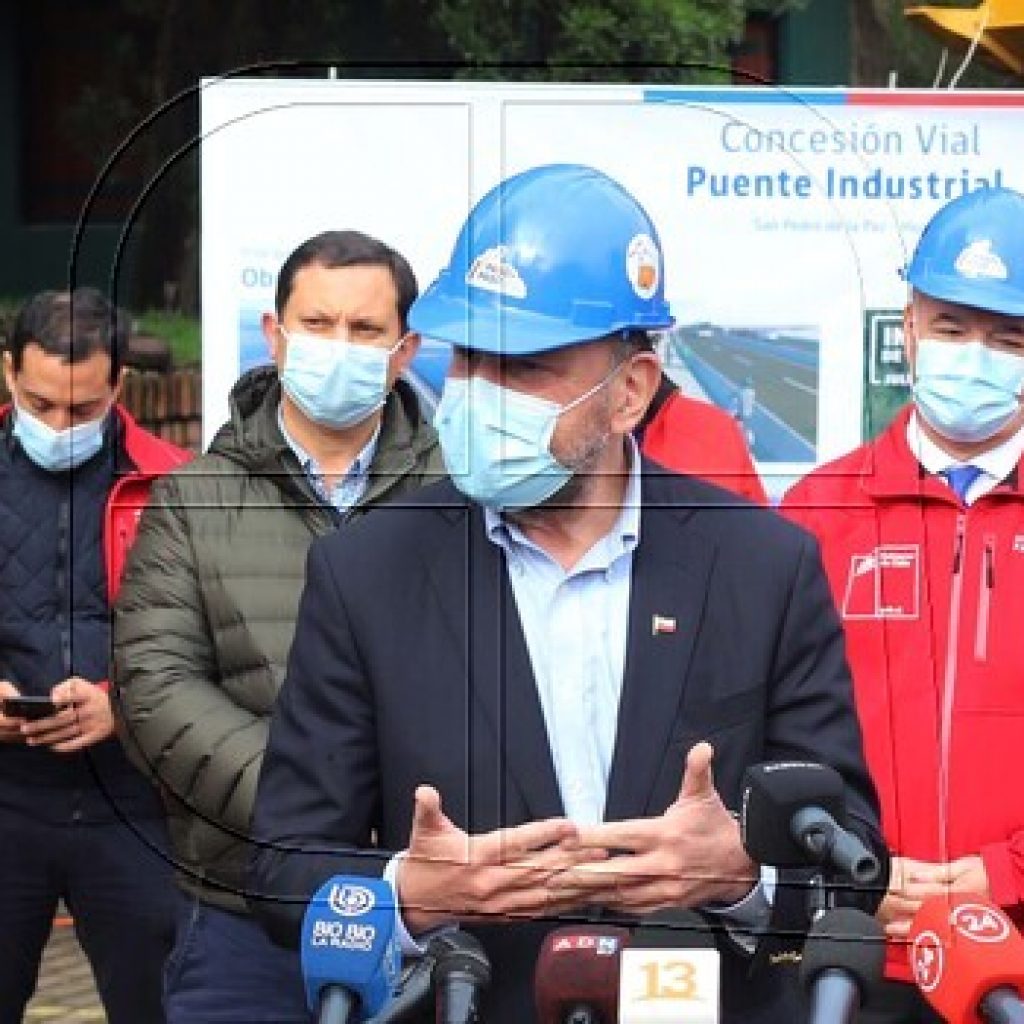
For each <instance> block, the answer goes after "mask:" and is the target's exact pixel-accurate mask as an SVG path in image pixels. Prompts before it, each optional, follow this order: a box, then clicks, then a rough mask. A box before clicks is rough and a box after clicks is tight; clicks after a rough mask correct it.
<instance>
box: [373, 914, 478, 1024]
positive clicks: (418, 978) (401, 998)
mask: <svg viewBox="0 0 1024 1024" xmlns="http://www.w3.org/2000/svg"><path fill="white" fill-rule="evenodd" d="M462 946H463V938H462V935H461V933H460V932H456V931H451V932H442V933H441V934H440V935H435V936H434V938H432V939H431V940H430V941H429V942H428V943H427V948H426V949H425V950H424V951H423V955H422V956H421V957H420V958H419V959H418V960H415V961H414V962H413V963H412V965H411V966H410V967H409V968H408V969H407V970H406V971H403V973H402V976H401V978H399V980H398V985H397V987H396V989H395V994H394V997H393V998H392V999H391V1001H390V1002H389V1003H388V1004H387V1005H386V1006H385V1007H384V1009H383V1010H381V1011H380V1013H378V1014H377V1015H376V1016H375V1017H373V1018H371V1019H370V1021H369V1022H368V1024H399V1022H400V1021H405V1020H408V1019H409V1018H411V1017H412V1016H413V1015H414V1014H416V1013H418V1012H419V1011H420V1010H422V1009H424V1008H425V1007H426V1006H427V1005H428V1004H429V1003H430V1002H431V1001H432V1000H433V996H434V978H433V975H434V968H435V967H436V965H437V963H438V961H439V960H440V959H441V958H442V957H443V956H445V955H446V954H447V953H448V952H449V951H458V950H459V949H461V948H462Z"/></svg>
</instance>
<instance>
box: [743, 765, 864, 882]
mask: <svg viewBox="0 0 1024 1024" xmlns="http://www.w3.org/2000/svg"><path fill="white" fill-rule="evenodd" d="M742 793H743V803H742V805H741V811H740V830H741V832H742V836H743V846H744V847H745V849H746V851H747V853H748V854H749V855H750V856H751V857H752V858H753V859H754V860H755V861H757V862H758V863H759V864H771V865H774V866H775V867H780V868H796V867H803V866H805V865H807V864H820V865H822V866H823V867H827V868H831V869H833V870H837V871H840V872H842V874H844V875H846V876H847V877H849V878H852V879H853V881H854V882H857V883H859V884H861V885H866V884H868V883H871V882H874V881H875V880H876V879H877V878H878V875H879V872H880V870H881V866H880V865H879V863H878V858H877V857H876V856H875V855H874V854H873V853H872V852H871V851H870V850H869V849H868V848H867V847H866V846H865V845H864V844H863V843H862V842H861V841H860V839H858V838H857V836H855V835H854V834H853V833H852V832H848V831H847V830H846V828H845V827H844V826H845V824H846V799H845V795H844V787H843V779H842V776H841V775H840V774H839V772H837V771H836V770H835V769H834V768H829V767H828V766H826V765H823V764H813V763H809V762H803V761H779V762H774V763H772V762H769V763H766V764H756V765H752V766H751V767H749V768H747V770H746V771H745V772H744V774H743V783H742Z"/></svg>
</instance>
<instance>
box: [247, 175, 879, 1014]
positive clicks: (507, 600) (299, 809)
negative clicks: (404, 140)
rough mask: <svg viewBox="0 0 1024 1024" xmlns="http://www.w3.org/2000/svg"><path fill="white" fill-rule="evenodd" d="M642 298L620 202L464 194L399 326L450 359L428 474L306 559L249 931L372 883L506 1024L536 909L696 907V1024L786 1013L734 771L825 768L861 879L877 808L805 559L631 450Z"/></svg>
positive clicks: (650, 268) (784, 937)
mask: <svg viewBox="0 0 1024 1024" xmlns="http://www.w3.org/2000/svg"><path fill="white" fill-rule="evenodd" d="M663 276H664V275H663V260H662V251H661V245H660V242H659V240H658V235H657V232H656V230H655V228H654V225H653V224H652V223H651V221H650V219H649V218H648V216H647V214H646V213H645V212H644V210H643V209H642V208H641V207H640V205H639V204H638V203H637V202H636V200H635V199H634V198H633V197H632V196H631V195H630V194H629V193H628V192H626V191H625V189H623V188H622V187H621V186H620V185H618V184H617V183H616V182H614V181H613V180H611V179H610V178H608V177H607V176H606V175H604V174H602V173H600V172H598V171H596V170H594V169H592V168H588V167H581V166H574V165H554V166H546V167H539V168H535V169H533V170H530V171H527V172H525V173H523V174H519V175H516V176H515V177H512V178H510V179H508V180H507V181H504V182H502V183H501V184H500V185H499V186H497V187H496V188H495V189H494V190H492V191H491V192H490V193H489V194H488V195H487V196H485V197H484V199H482V200H481V201H480V203H479V204H478V205H477V206H476V208H475V209H474V210H473V212H472V213H471V215H470V217H469V220H468V221H467V223H466V225H465V227H464V228H463V230H462V232H461V234H460V235H459V238H458V240H457V242H456V244H455V249H454V251H453V254H452V257H451V260H450V262H449V264H448V266H447V268H446V269H445V270H444V271H443V272H442V273H441V275H440V277H439V278H438V279H437V281H435V283H434V284H433V286H432V287H431V288H430V289H429V290H428V291H427V292H426V293H425V294H424V295H423V297H422V298H421V299H420V300H418V301H417V303H416V304H415V305H414V307H413V309H412V311H411V313H410V326H411V327H412V328H413V329H414V330H416V331H418V332H420V333H422V334H424V335H426V336H428V337H436V338H441V339H443V340H445V341H448V342H450V343H451V344H452V345H453V346H454V349H455V354H454V359H453V362H452V367H451V370H450V373H449V377H448V380H447V381H446V384H445V389H444V394H443V396H442V398H441V402H440V406H439V408H438V411H437V416H436V426H437V428H438V432H439V437H440V441H441V445H442V451H443V454H444V456H445V461H446V463H447V466H448V469H449V472H450V474H451V478H452V482H445V483H443V484H440V485H438V486H436V487H432V488H427V489H426V490H424V491H422V492H419V493H418V495H417V496H416V497H415V498H414V499H412V501H410V502H408V503H406V504H405V505H404V506H403V507H393V508H391V509H390V510H385V511H384V514H382V515H380V516H378V517H376V521H375V522H367V523H366V525H365V527H364V526H363V525H362V524H360V525H358V526H356V527H355V528H353V529H352V530H351V531H349V532H348V534H347V535H346V536H345V537H340V536H339V537H338V538H336V539H331V540H329V541H326V542H323V543H317V544H315V545H314V547H313V549H312V551H311V554H310V559H309V564H308V575H307V585H306V591H305V594H304V596H303V600H302V605H301V609H300V613H299V620H298V626H297V631H296V636H295V642H294V645H293V647H292V654H291V658H290V662H289V667H288V674H287V678H286V680H285V683H284V687H283V689H282V691H281V697H280V700H279V703H278V706H277V710H276V713H275V718H274V721H273V723H272V725H271V730H270V740H269V747H268V751H267V756H266V759H265V761H264V765H263V771H262V774H261V778H260V784H259V790H258V795H257V802H256V815H255V823H254V835H255V836H256V837H257V838H258V839H259V840H260V848H259V849H258V850H257V851H256V854H255V858H254V864H253V872H252V879H251V881H252V883H253V884H252V889H253V894H252V895H251V897H250V899H251V902H252V903H253V906H254V908H255V910H256V912H257V913H258V914H259V915H260V916H261V917H262V918H263V920H264V923H265V924H266V925H267V927H268V928H269V929H270V930H271V932H272V934H273V935H274V936H275V937H276V938H278V940H279V941H282V942H286V943H287V942H292V943H294V942H295V941H297V936H298V924H299V920H300V919H301V916H302V909H303V908H302V902H301V901H302V900H303V899H308V898H309V896H310V895H311V894H312V893H313V892H315V891H316V890H317V889H318V888H319V886H320V885H321V884H322V883H323V882H324V881H325V880H326V879H328V878H330V877H331V876H332V875H334V874H336V873H338V872H347V873H357V874H361V875H367V874H378V875H379V874H383V875H384V877H386V878H388V879H391V880H392V881H393V882H394V884H395V887H396V893H397V902H398V909H399V915H400V923H401V930H402V932H403V942H404V944H405V946H406V949H407V950H409V949H415V948H416V940H417V939H420V940H422V939H423V938H424V937H425V936H426V935H428V934H429V933H430V932H431V931H432V930H433V929H435V928H438V927H444V926H450V925H453V924H456V923H462V924H467V925H468V926H469V927H471V928H472V929H473V930H474V931H475V932H476V933H477V934H478V935H479V937H480V938H481V940H482V941H483V943H484V946H485V948H486V950H487V953H488V955H489V957H490V960H491V964H492V968H493V985H492V989H491V992H490V995H489V997H488V1003H487V1005H486V1007H485V1009H484V1014H483V1019H486V1020H489V1021H491V1022H493V1024H522V1022H524V1021H529V1020H531V1019H533V997H532V990H533V971H534V964H535V961H536V956H537V951H538V948H539V946H540V943H541V940H542V939H543V937H544V935H545V934H546V933H547V932H548V931H550V930H551V929H552V928H553V927H554V926H555V925H556V924H557V923H558V919H559V917H560V916H562V917H564V915H567V914H572V915H575V916H576V917H577V919H578V916H579V915H580V914H581V913H585V914H587V915H588V916H590V915H596V916H598V917H599V918H600V919H603V920H609V919H616V918H620V917H621V918H625V919H630V920H635V919H636V918H637V917H639V916H642V915H644V914H647V913H650V912H653V911H656V910H658V909H663V908H687V907H695V908H699V909H702V910H706V911H708V913H709V919H710V920H713V921H715V922H716V931H718V930H719V929H718V928H717V926H718V925H720V926H721V929H720V935H719V944H720V946H721V949H722V952H723V979H722V990H723V1003H724V1008H725V1015H724V1017H723V1019H724V1020H726V1021H732V1022H739V1021H743V1022H745V1024H747V1022H751V1021H762V1020H763V1021H766V1022H767V1021H777V1020H784V1019H786V1020H789V1019H796V1018H795V1013H796V1012H797V1011H796V1010H795V1009H794V1007H793V1005H792V1004H791V1003H789V1002H788V1001H789V1000H790V999H792V998H793V990H792V988H791V986H790V982H789V979H788V975H787V972H785V971H784V970H780V969H778V968H772V967H770V966H769V960H770V957H771V953H772V951H773V950H774V951H775V952H778V951H779V949H780V948H782V947H787V946H795V947H796V948H799V936H800V935H801V934H802V932H803V931H805V930H806V928H807V924H808V916H807V910H806V900H805V894H804V892H803V891H802V889H801V887H800V886H799V885H798V884H790V883H791V882H794V883H795V882H799V881H803V880H805V879H806V877H807V873H806V872H802V871H792V872H790V871H781V872H779V873H778V876H776V875H775V874H774V873H772V872H770V871H769V872H765V873H763V874H762V872H761V870H760V868H759V865H757V864H755V863H753V862H752V861H751V860H750V858H749V857H748V856H747V854H746V852H745V851H744V848H743V845H742V843H741V841H740V832H739V828H738V825H737V822H736V820H735V817H734V815H733V814H732V813H730V809H731V810H733V811H735V810H737V809H738V807H739V803H740V780H741V776H742V774H743V772H744V769H745V768H746V767H747V766H748V765H750V764H752V763H755V762H760V761H765V760H773V759H786V760H793V759H796V760H806V761H827V762H829V763H830V764H832V765H833V766H834V767H836V768H837V769H838V770H839V772H840V773H841V774H842V777H843V779H844V782H845V790H846V792H845V796H846V802H847V805H848V807H849V811H850V827H851V828H852V829H853V830H855V831H856V832H858V833H859V834H860V836H861V837H862V839H863V840H864V841H865V842H866V843H867V844H868V845H869V846H873V847H874V849H875V850H876V851H877V852H878V855H879V857H881V858H883V859H884V857H885V853H884V848H883V847H882V845H881V843H880V840H879V836H878V833H877V803H876V798H875V795H874V791H873V787H872V784H871V782H870V780H869V778H868V775H867V771H866V767H865V764H864V761H863V756H862V752H861V738H860V731H859V726H858V724H857V721H856V716H855V714H854V710H853V701H852V693H851V686H850V679H849V675H848V671H847V667H846V662H845V660H844V657H843V650H842V638H841V629H840V624H839V622H838V619H837V617H836V615H835V611H834V607H833V605H832V601H831V598H830V596H829V593H828V584H827V580H826V579H825V576H824V573H823V572H822V570H821V568H820V564H819V561H818V557H817V553H816V547H815V545H814V543H813V541H812V540H811V539H810V537H808V536H807V535H806V534H804V533H803V532H802V531H800V530H797V529H795V528H793V527H792V526H791V525H790V524H788V523H786V522H784V521H783V520H782V519H780V518H779V517H777V516H775V515H774V514H772V513H771V512H768V511H766V510H764V509H762V508H759V507H756V506H755V505H752V504H749V503H747V502H743V501H741V500H739V499H737V497H736V496H735V495H733V494H731V493H729V492H726V491H724V490H721V489H719V488H717V487H714V486H712V485H710V484H706V483H703V482H700V481H698V480H697V479H695V478H690V477H684V476H677V475H675V474H672V473H669V472H667V471H665V470H661V469H660V468H659V467H657V466H655V465H654V464H653V463H649V462H646V461H645V460H644V459H642V458H641V456H640V455H639V454H638V452H637V448H636V444H635V442H634V441H633V440H632V436H631V435H632V431H633V430H634V428H635V427H636V425H637V423H638V422H639V421H640V419H641V418H642V416H643V415H644V412H645V410H646V407H647V404H648V402H649V401H650V400H651V397H652V395H653V394H654V392H655V391H656V389H657V387H658V385H659V381H660V376H661V369H660V366H659V363H658V360H657V358H656V356H655V354H654V351H653V348H652V343H651V335H650V332H652V331H657V330H662V329H665V328H667V327H669V326H670V325H671V323H672V317H671V315H670V313H669V309H668V306H667V304H666V302H665V299H664V279H663ZM712 766H713V772H714V773H713V774H712ZM297 848H301V849H297ZM850 897H851V899H854V900H860V901H861V902H862V903H864V904H866V905H867V906H868V907H869V908H871V909H873V906H874V903H875V902H877V896H876V897H872V896H871V894H868V893H855V892H854V893H851V894H850ZM289 900H291V901H292V902H289ZM296 901H297V902H296ZM727 935H728V936H730V937H726V936H727ZM787 952H790V950H789V949H787ZM758 968H760V969H758Z"/></svg>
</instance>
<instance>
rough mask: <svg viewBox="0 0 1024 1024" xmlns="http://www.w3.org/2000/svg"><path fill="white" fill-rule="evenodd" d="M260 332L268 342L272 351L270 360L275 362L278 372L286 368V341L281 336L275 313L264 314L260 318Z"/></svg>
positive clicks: (268, 346)
mask: <svg viewBox="0 0 1024 1024" xmlns="http://www.w3.org/2000/svg"><path fill="white" fill-rule="evenodd" d="M260 330H262V331H263V337H264V338H266V340H267V348H268V349H269V350H270V358H271V359H273V360H274V363H275V365H276V366H277V368H278V370H280V369H281V368H282V367H283V366H284V350H285V345H284V339H283V338H282V336H281V324H280V321H279V320H278V319H277V317H276V316H274V314H273V313H264V314H263V316H262V317H260Z"/></svg>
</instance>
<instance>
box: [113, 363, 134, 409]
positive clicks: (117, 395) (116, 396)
mask: <svg viewBox="0 0 1024 1024" xmlns="http://www.w3.org/2000/svg"><path fill="white" fill-rule="evenodd" d="M130 372H131V371H130V369H129V367H127V366H122V367H121V369H120V370H118V371H117V380H115V381H114V390H113V395H112V397H111V399H110V400H111V401H112V402H120V401H121V389H122V388H123V387H124V382H125V378H126V377H127V376H128V374H129V373H130Z"/></svg>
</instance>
